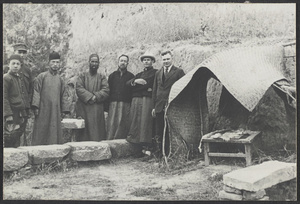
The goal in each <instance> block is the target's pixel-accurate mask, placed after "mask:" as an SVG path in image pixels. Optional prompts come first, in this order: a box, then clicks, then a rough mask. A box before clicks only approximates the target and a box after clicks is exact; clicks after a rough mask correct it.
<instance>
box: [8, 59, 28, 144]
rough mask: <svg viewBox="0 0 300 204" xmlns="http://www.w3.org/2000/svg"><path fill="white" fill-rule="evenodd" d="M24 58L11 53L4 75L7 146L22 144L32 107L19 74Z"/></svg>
mask: <svg viewBox="0 0 300 204" xmlns="http://www.w3.org/2000/svg"><path fill="white" fill-rule="evenodd" d="M21 63H22V58H21V56H19V55H15V54H14V55H11V56H10V58H9V65H8V67H9V71H8V73H6V74H4V76H3V117H4V118H3V119H4V120H3V122H4V123H3V135H4V138H3V142H4V146H5V147H18V146H20V137H21V136H22V134H23V133H24V131H25V128H26V122H27V118H28V115H29V112H28V110H29V109H30V103H29V101H30V100H29V93H28V92H27V90H26V88H25V84H24V81H23V80H22V77H21V76H20V74H19V71H20V69H21Z"/></svg>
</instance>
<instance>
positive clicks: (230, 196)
mask: <svg viewBox="0 0 300 204" xmlns="http://www.w3.org/2000/svg"><path fill="white" fill-rule="evenodd" d="M219 199H221V200H243V196H242V195H237V194H234V193H227V192H225V191H224V190H222V191H220V192H219Z"/></svg>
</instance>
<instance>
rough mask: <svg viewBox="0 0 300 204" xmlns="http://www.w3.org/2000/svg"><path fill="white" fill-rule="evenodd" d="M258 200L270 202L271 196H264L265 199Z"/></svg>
mask: <svg viewBox="0 0 300 204" xmlns="http://www.w3.org/2000/svg"><path fill="white" fill-rule="evenodd" d="M258 200H262V201H263V200H270V198H269V196H264V197H263V198H261V199H258Z"/></svg>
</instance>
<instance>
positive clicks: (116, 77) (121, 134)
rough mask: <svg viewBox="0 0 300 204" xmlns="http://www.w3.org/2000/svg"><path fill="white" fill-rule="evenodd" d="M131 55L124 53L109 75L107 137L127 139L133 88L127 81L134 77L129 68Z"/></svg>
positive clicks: (109, 138) (110, 138)
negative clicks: (115, 68)
mask: <svg viewBox="0 0 300 204" xmlns="http://www.w3.org/2000/svg"><path fill="white" fill-rule="evenodd" d="M128 61H129V57H128V56H127V55H124V54H122V55H121V56H120V57H119V59H118V69H117V70H116V71H114V72H113V73H111V74H110V75H109V77H108V84H109V89H110V93H109V110H108V118H107V139H108V140H113V139H125V138H126V136H127V134H128V131H129V120H128V118H129V111H130V103H131V98H132V93H131V88H130V87H129V86H126V82H127V81H129V80H130V79H132V78H133V77H134V75H133V74H132V73H131V72H129V71H128V70H127V65H128Z"/></svg>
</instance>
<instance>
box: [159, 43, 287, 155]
mask: <svg viewBox="0 0 300 204" xmlns="http://www.w3.org/2000/svg"><path fill="white" fill-rule="evenodd" d="M283 54H284V53H283V47H282V46H279V45H276V46H259V47H243V48H235V49H230V50H226V51H223V52H220V53H217V54H215V55H213V56H212V57H210V58H208V59H206V60H204V61H203V62H202V63H201V64H199V65H197V66H196V67H195V68H194V69H193V70H191V71H190V72H189V73H187V74H186V75H185V76H184V77H182V78H181V79H179V80H178V81H177V82H175V84H174V85H173V86H172V88H171V91H170V95H169V103H168V105H167V108H166V121H165V122H166V123H167V124H168V126H169V129H170V133H169V135H168V136H169V139H170V145H169V154H168V155H165V156H167V157H172V156H174V151H175V150H176V151H177V152H180V151H179V150H180V149H181V150H182V151H183V152H186V154H187V152H188V151H189V150H191V149H196V148H197V147H198V145H199V143H200V139H201V137H202V136H203V135H204V134H206V133H208V105H207V98H206V88H207V83H208V80H209V79H210V78H212V77H213V78H215V79H217V80H218V81H219V82H220V83H222V85H223V86H224V87H225V88H226V89H227V90H228V92H229V93H230V94H231V95H232V96H233V97H234V98H235V99H236V100H237V101H238V102H239V103H240V104H242V106H244V107H245V108H246V109H247V110H248V111H250V112H251V111H252V110H253V109H254V108H255V107H256V105H257V104H258V102H259V101H260V99H261V98H262V97H263V96H264V94H265V92H266V91H267V89H268V88H269V87H270V86H271V85H272V84H273V83H274V82H276V81H278V80H282V79H283V80H286V79H285V78H284V76H283V74H282V70H283ZM165 137H166V135H165V134H164V138H163V144H164V143H165Z"/></svg>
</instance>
